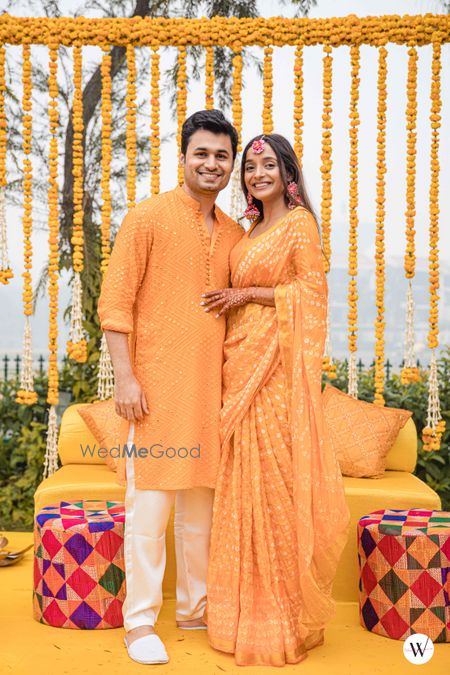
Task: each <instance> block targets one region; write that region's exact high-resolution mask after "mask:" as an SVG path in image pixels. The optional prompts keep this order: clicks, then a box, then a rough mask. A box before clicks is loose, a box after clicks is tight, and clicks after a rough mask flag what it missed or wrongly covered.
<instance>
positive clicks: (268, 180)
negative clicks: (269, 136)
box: [244, 141, 285, 202]
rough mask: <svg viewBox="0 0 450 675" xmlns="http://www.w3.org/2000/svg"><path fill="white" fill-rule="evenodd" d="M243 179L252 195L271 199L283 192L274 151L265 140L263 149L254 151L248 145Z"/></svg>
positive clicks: (257, 197) (265, 199)
mask: <svg viewBox="0 0 450 675" xmlns="http://www.w3.org/2000/svg"><path fill="white" fill-rule="evenodd" d="M244 181H245V186H246V188H247V190H248V191H249V192H250V194H251V195H252V197H254V198H255V199H259V200H260V201H262V202H265V201H273V200H276V199H278V198H279V197H281V195H283V194H284V192H285V187H284V184H283V180H282V178H281V173H280V167H279V165H278V160H277V157H276V155H275V152H274V151H273V150H272V148H271V147H270V145H269V143H268V142H267V141H266V143H265V147H264V150H263V151H262V152H260V153H255V152H254V151H253V150H252V148H251V147H250V148H249V149H248V152H247V156H246V158H245V165H244Z"/></svg>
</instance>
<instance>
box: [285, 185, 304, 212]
mask: <svg viewBox="0 0 450 675" xmlns="http://www.w3.org/2000/svg"><path fill="white" fill-rule="evenodd" d="M287 193H288V199H289V204H288V208H289V209H295V207H296V206H299V205H300V204H303V202H302V199H301V197H300V195H299V194H298V185H297V183H296V182H295V181H292V182H291V183H289V184H288V186H287Z"/></svg>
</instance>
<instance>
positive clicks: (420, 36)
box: [0, 13, 450, 47]
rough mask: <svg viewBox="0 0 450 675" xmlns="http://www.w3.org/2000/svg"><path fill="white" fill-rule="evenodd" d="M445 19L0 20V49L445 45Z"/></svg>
mask: <svg viewBox="0 0 450 675" xmlns="http://www.w3.org/2000/svg"><path fill="white" fill-rule="evenodd" d="M449 35H450V16H446V15H442V14H431V13H428V14H426V15H416V16H414V15H405V16H398V15H395V14H393V15H383V16H364V17H356V16H355V15H354V14H352V15H349V16H343V17H330V18H323V19H320V18H317V19H316V18H315V19H307V18H295V19H290V18H285V17H270V18H262V17H257V18H254V19H241V20H239V19H237V18H236V17H222V16H215V17H213V18H212V19H210V18H207V17H202V18H200V19H183V18H171V19H169V18H164V17H144V18H142V17H137V16H136V17H133V19H129V18H89V17H82V16H78V17H76V18H67V17H59V18H47V17H33V18H32V17H16V16H11V15H8V14H4V15H2V16H1V17H0V44H6V43H9V44H16V45H17V44H21V43H22V42H24V41H25V40H27V41H28V42H29V43H33V44H49V43H51V42H52V41H56V40H58V41H59V43H60V44H61V45H65V46H73V45H74V44H75V43H76V41H77V40H79V39H82V40H83V43H84V44H90V45H97V46H102V45H103V44H104V42H105V40H106V39H107V40H108V41H109V43H110V44H114V45H118V46H122V47H126V46H127V45H128V44H136V45H140V46H148V47H150V46H154V45H159V46H166V47H170V46H173V45H180V44H181V45H197V46H202V47H210V46H213V45H219V46H227V45H236V44H239V45H242V46H243V47H247V46H249V45H259V46H262V47H265V46H269V45H274V46H276V47H283V46H285V45H296V44H298V41H299V36H301V41H302V43H303V44H304V45H305V46H313V45H320V44H324V43H328V44H332V45H333V46H335V47H337V46H340V45H351V44H354V43H355V42H358V43H359V44H368V45H372V46H376V47H378V46H380V44H385V43H387V42H393V43H396V44H404V45H409V46H413V45H419V46H422V45H426V44H429V43H430V41H431V39H433V40H437V41H441V42H449Z"/></svg>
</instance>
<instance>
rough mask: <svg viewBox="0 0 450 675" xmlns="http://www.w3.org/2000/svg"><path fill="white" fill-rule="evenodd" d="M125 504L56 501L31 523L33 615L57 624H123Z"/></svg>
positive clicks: (38, 619) (110, 625)
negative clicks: (57, 502)
mask: <svg viewBox="0 0 450 675" xmlns="http://www.w3.org/2000/svg"><path fill="white" fill-rule="evenodd" d="M124 523H125V509H124V504H123V503H121V502H108V501H97V500H93V499H87V500H82V501H78V502H60V503H59V504H57V505H56V506H46V507H44V508H43V509H41V511H39V513H38V514H37V516H36V520H35V525H34V587H33V616H34V618H35V619H36V620H37V621H40V622H41V623H46V624H48V625H50V626H58V627H61V628H87V629H92V628H117V627H118V626H122V625H123V618H122V604H123V601H124V599H125V582H124V579H125V561H124V555H123V535H124Z"/></svg>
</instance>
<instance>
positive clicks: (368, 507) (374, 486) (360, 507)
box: [34, 404, 441, 602]
mask: <svg viewBox="0 0 450 675" xmlns="http://www.w3.org/2000/svg"><path fill="white" fill-rule="evenodd" d="M83 405H86V404H74V405H71V406H69V407H68V408H66V410H65V412H64V414H63V417H62V420H61V428H60V433H59V441H58V452H59V457H60V461H61V464H62V466H61V467H60V468H59V469H58V471H56V472H55V473H54V474H53V475H52V476H49V477H48V478H46V479H45V480H43V481H42V482H41V483H40V485H39V486H38V488H37V490H36V493H35V496H34V503H35V514H37V512H38V511H39V510H40V509H41V508H42V507H43V506H50V505H51V504H55V503H57V502H59V501H60V500H66V501H71V500H79V499H108V500H118V501H123V500H124V496H125V488H124V487H122V486H120V485H119V484H118V483H117V482H116V474H115V473H114V471H112V470H111V469H110V468H109V466H108V465H107V464H106V463H105V460H104V459H102V458H100V457H98V456H97V455H94V456H92V457H91V456H89V455H88V456H84V457H83V455H82V453H81V450H80V443H81V444H83V445H86V444H90V445H91V446H92V445H93V444H94V443H96V440H95V438H94V437H93V436H92V434H91V432H90V431H89V429H88V428H87V426H86V425H85V423H84V421H83V419H82V418H81V416H80V415H79V414H78V410H79V409H80V408H81V407H82V406H83ZM416 461H417V432H416V427H415V425H414V422H413V421H412V419H409V420H408V422H407V423H406V425H405V426H404V428H403V429H401V430H400V433H399V435H398V437H397V439H396V442H395V444H394V445H393V447H392V448H391V450H390V452H389V455H388V457H387V464H386V467H387V471H386V473H385V475H384V476H383V478H378V479H370V478H349V477H347V476H344V484H345V494H346V497H347V503H348V505H349V507H350V511H351V529H350V535H349V539H348V542H347V545H346V547H345V549H344V552H343V554H342V557H341V560H340V563H339V566H338V570H337V574H336V578H335V582H334V585H333V597H334V598H335V600H337V601H338V602H349V601H357V600H358V580H359V573H358V556H357V541H356V523H357V522H358V520H359V518H360V517H361V516H364V515H366V514H367V513H370V512H371V511H375V510H377V509H383V508H391V509H407V508H428V509H441V500H440V498H439V495H438V494H437V493H436V492H434V490H432V489H431V488H430V487H428V485H426V484H425V483H424V482H423V481H421V480H420V479H419V478H417V476H414V475H413V473H412V472H413V471H414V468H415V466H416ZM175 579H176V568H175V554H174V544H173V514H172V518H171V520H170V523H169V527H168V531H167V566H166V574H165V578H164V594H165V595H166V596H167V597H174V595H175Z"/></svg>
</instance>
